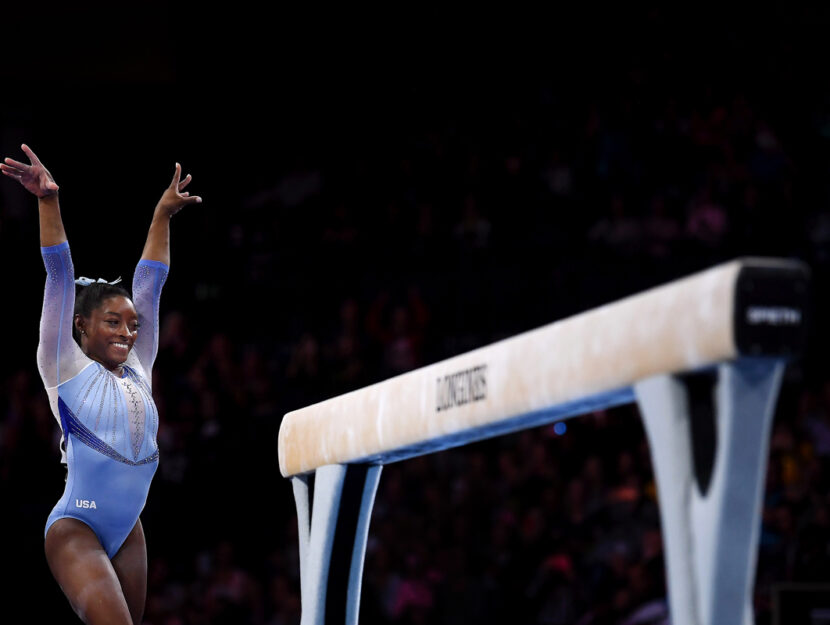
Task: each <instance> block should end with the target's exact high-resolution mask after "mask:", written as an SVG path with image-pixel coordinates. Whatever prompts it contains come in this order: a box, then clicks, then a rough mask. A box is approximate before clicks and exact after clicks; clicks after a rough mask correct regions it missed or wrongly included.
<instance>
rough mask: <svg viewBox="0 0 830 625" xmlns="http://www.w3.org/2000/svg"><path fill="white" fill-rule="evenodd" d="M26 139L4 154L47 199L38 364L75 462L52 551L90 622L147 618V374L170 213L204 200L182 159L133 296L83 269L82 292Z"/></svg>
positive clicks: (50, 557)
mask: <svg viewBox="0 0 830 625" xmlns="http://www.w3.org/2000/svg"><path fill="white" fill-rule="evenodd" d="M21 147H22V149H23V152H24V153H25V154H26V156H27V157H28V158H29V161H30V162H31V164H30V165H27V164H25V163H22V162H19V161H16V160H13V159H11V158H7V159H5V162H4V163H0V170H2V172H3V173H4V174H5V175H6V176H9V177H10V178H13V179H15V180H17V181H18V182H19V183H20V184H22V185H23V186H24V187H25V188H26V190H28V191H29V192H31V193H33V194H34V195H36V196H37V198H38V207H39V212H40V244H41V253H42V255H43V261H44V264H45V265H46V274H47V277H46V289H45V293H44V298H43V312H42V315H41V320H40V342H39V345H38V368H39V370H40V375H41V377H42V378H43V382H44V385H45V386H46V392H47V395H48V396H49V401H50V404H51V406H52V412H53V413H54V415H55V417H56V418H57V419H58V421H59V422H60V426H61V432H62V438H61V455H62V460H63V462H64V463H65V464H66V465H67V470H68V472H67V480H66V488H65V490H64V493H63V497H61V499H60V501H58V504H57V505H56V506H55V508H54V509H53V510H52V513H51V514H50V515H49V519H48V521H47V523H46V540H45V543H46V544H45V549H46V560H47V561H48V563H49V568H50V569H51V571H52V574H53V575H54V576H55V579H56V580H57V582H58V584H59V585H60V587H61V589H62V590H63V592H64V594H65V595H66V596H67V598H68V599H69V602H70V603H71V604H72V608H73V609H74V610H75V612H76V613H77V614H78V616H80V618H81V620H83V621H84V622H85V623H89V624H91V625H92V624H98V623H107V624H116V623H117V624H122V623H123V624H133V625H138V624H139V623H140V622H141V618H142V615H143V612H144V602H145V599H146V594H147V549H146V546H145V542H144V531H143V529H142V527H141V521H140V520H139V514H140V513H141V510H142V509H143V508H144V503H145V501H146V499H147V492H148V491H149V488H150V481H151V480H152V478H153V474H154V473H155V471H156V467H157V466H158V447H157V444H156V432H157V430H158V412H157V411H156V407H155V404H154V403H153V398H152V394H151V390H150V384H151V380H152V374H151V370H152V367H153V360H154V359H155V356H156V350H157V341H158V304H159V297H160V295H161V287H162V284H163V283H164V280H165V278H166V277H167V270H168V266H169V265H170V218H171V217H172V216H173V215H175V214H176V213H177V212H179V210H181V209H182V208H183V207H184V206H187V205H189V204H194V203H198V202H201V201H202V200H201V198H200V197H198V196H192V195H190V194H189V193H188V192H186V191H184V188H185V187H186V186H187V185H188V184H189V183H190V180H191V177H190V175H188V176H187V177H186V178H184V179H181V166H180V165H179V164H178V163H176V170H175V174H174V176H173V180H172V182H171V183H170V186H169V187H167V189H165V190H164V193H163V194H162V196H161V199H160V200H159V202H158V204H157V205H156V208H155V212H154V213H153V218H152V221H151V223H150V230H149V233H148V235H147V242H146V244H145V246H144V252H143V254H142V255H141V260H140V261H139V263H138V266H137V267H136V270H135V274H134V276H133V297H132V299H131V298H130V296H129V294H128V293H127V291H126V290H124V289H122V288H121V287H116V286H114V285H113V284H112V283H107V282H104V281H103V280H99V281H97V282H92V281H89V280H87V279H85V278H81V279H80V280H78V281H77V282H78V283H79V284H81V285H82V287H81V290H80V292H79V293H78V297H77V298H76V297H75V284H76V281H75V275H74V269H73V266H72V258H71V256H70V254H69V243H68V242H67V239H66V233H65V232H64V228H63V221H62V220H61V214H60V208H59V205H58V185H57V184H56V183H55V181H54V179H53V178H52V175H51V174H50V173H49V171H48V170H47V169H46V168H45V167H44V166H43V164H42V163H41V162H40V160H38V158H37V156H35V154H34V152H32V150H30V149H29V148H28V147H27V146H26V145H23V146H21ZM84 285H85V286H84ZM139 327H140V328H141V329H140V330H139Z"/></svg>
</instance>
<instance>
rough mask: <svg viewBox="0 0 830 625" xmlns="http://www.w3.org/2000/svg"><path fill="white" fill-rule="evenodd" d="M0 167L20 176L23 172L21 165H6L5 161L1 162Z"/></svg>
mask: <svg viewBox="0 0 830 625" xmlns="http://www.w3.org/2000/svg"><path fill="white" fill-rule="evenodd" d="M0 169H1V170H3V171H6V172H11V173H13V174H17V175H18V176H20V175H22V174H23V170H22V169H20V168H19V167H12V166H11V165H6V164H5V163H0Z"/></svg>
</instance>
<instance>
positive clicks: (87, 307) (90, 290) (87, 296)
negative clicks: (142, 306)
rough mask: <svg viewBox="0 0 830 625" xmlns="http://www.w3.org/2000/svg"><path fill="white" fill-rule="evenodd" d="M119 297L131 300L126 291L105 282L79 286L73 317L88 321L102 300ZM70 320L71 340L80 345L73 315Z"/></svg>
mask: <svg viewBox="0 0 830 625" xmlns="http://www.w3.org/2000/svg"><path fill="white" fill-rule="evenodd" d="M119 295H120V296H122V297H126V298H127V299H132V298H131V297H130V294H129V293H128V292H127V289H124V288H122V287H120V286H115V285H113V284H107V283H105V282H93V283H92V284H90V285H89V286H79V287H78V288H77V291H76V294H75V315H81V317H86V318H87V319H88V318H89V317H91V316H92V311H93V310H95V309H96V308H98V307H99V306H100V305H101V303H102V302H103V301H104V300H106V299H109V298H110V297H116V296H119ZM72 320H73V321H72V338H74V339H75V342H76V343H77V344H78V345H80V344H81V333H80V332H78V328H76V327H75V321H74V320H75V317H74V315H73V317H72Z"/></svg>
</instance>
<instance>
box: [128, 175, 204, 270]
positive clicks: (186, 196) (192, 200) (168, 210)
mask: <svg viewBox="0 0 830 625" xmlns="http://www.w3.org/2000/svg"><path fill="white" fill-rule="evenodd" d="M181 176H182V166H181V165H179V164H178V163H176V172H175V174H174V175H173V180H172V181H171V182H170V186H169V187H167V188H166V189H165V190H164V193H162V195H161V199H160V200H159V201H158V204H156V210H155V211H154V212H153V221H152V222H151V223H150V231H149V232H148V233H147V242H146V243H145V244H144V252H143V253H142V254H141V260H154V261H158V262H160V263H164V264H165V265H167V266H170V218H171V217H172V216H173V215H175V214H176V213H178V212H179V211H180V210H181V209H182V208H184V207H185V206H187V205H188V204H198V203H200V202H201V201H202V198H200V197H199V196H197V195H190V193H189V192H187V191H185V190H184V188H185V187H186V186H187V185H188V184H190V181H191V180H192V178H191V177H190V174H187V176H186V177H185V178H184V180H182V179H181Z"/></svg>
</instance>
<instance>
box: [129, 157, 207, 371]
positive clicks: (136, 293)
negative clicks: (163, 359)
mask: <svg viewBox="0 0 830 625" xmlns="http://www.w3.org/2000/svg"><path fill="white" fill-rule="evenodd" d="M181 174H182V168H181V166H180V165H179V164H178V163H176V172H175V174H174V176H173V180H172V181H171V182H170V186H169V187H167V189H165V190H164V193H163V194H162V196H161V199H160V200H159V201H158V204H157V205H156V209H155V211H154V212H153V221H152V222H151V223H150V231H149V232H148V233H147V243H145V245H144V252H143V253H142V255H141V260H140V261H139V262H138V267H136V270H135V275H134V276H133V302H134V303H135V308H136V311H137V312H138V320H139V323H140V325H141V329H140V330H139V331H138V338H136V341H135V344H134V345H133V351H134V352H135V354H136V356H138V359H139V361H140V362H141V365H142V367H144V370H145V373H146V377H147V380H148V381H149V380H151V379H152V374H151V370H152V368H153V362H154V361H155V359H156V351H157V349H158V332H159V300H160V298H161V287H162V286H163V285H164V281H165V280H166V279H167V268H168V266H169V265H170V218H171V217H172V216H173V215H175V214H176V213H178V212H179V211H180V210H181V209H182V208H183V207H184V206H187V205H188V204H198V203H199V202H201V201H202V198H200V197H198V196H191V195H190V194H189V193H188V192H187V191H184V188H185V187H186V186H187V185H188V184H190V181H191V177H190V175H189V174H188V175H187V176H186V177H185V179H184V180H181Z"/></svg>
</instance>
